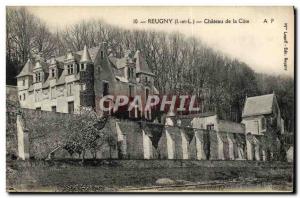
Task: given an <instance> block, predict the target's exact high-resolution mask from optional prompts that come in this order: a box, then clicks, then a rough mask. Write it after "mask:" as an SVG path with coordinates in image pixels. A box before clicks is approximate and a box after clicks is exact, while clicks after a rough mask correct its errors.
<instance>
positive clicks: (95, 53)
mask: <svg viewBox="0 0 300 198" xmlns="http://www.w3.org/2000/svg"><path fill="white" fill-rule="evenodd" d="M153 83H154V74H153V73H152V71H151V70H150V68H149V67H148V65H147V62H146V61H145V59H144V58H143V56H142V53H141V52H140V51H139V50H137V51H136V52H135V53H132V52H131V51H129V50H128V51H126V52H125V55H124V57H122V58H117V57H115V56H114V55H113V53H111V52H110V51H109V50H108V49H107V46H106V44H105V43H102V44H100V45H99V46H96V47H93V48H89V49H88V48H87V47H86V46H85V47H84V49H83V50H82V51H77V52H72V51H70V50H68V52H67V54H66V55H64V56H59V57H52V58H51V59H50V60H45V59H43V58H42V57H41V56H37V57H36V58H34V59H28V61H27V63H26V64H25V66H24V67H23V69H22V71H21V72H20V73H19V75H18V76H17V86H18V97H19V102H20V105H21V107H23V108H29V109H36V110H44V111H53V112H61V113H78V112H79V110H80V108H81V107H87V108H92V109H95V111H96V112H97V113H103V112H101V110H100V108H99V101H100V99H101V98H102V97H103V96H106V95H127V96H129V97H132V96H134V95H137V94H138V95H140V96H141V97H142V99H143V100H145V98H147V97H148V95H153V94H158V91H157V90H156V88H155V87H154V85H153ZM111 102H114V101H111ZM108 105H109V104H108ZM128 113H129V116H133V117H138V116H140V117H144V118H146V119H147V118H148V119H150V118H151V110H149V112H144V113H143V112H137V109H135V111H134V112H128Z"/></svg>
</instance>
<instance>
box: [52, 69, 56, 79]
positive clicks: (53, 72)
mask: <svg viewBox="0 0 300 198" xmlns="http://www.w3.org/2000/svg"><path fill="white" fill-rule="evenodd" d="M51 77H52V78H54V77H55V69H54V68H53V69H51Z"/></svg>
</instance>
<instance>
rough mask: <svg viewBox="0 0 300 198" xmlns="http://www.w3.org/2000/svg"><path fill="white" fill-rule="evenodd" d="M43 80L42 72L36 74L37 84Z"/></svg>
mask: <svg viewBox="0 0 300 198" xmlns="http://www.w3.org/2000/svg"><path fill="white" fill-rule="evenodd" d="M41 81H42V78H41V72H38V73H36V74H35V82H41Z"/></svg>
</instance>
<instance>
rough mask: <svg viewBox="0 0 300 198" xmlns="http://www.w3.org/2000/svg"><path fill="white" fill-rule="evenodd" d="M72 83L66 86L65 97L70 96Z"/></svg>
mask: <svg viewBox="0 0 300 198" xmlns="http://www.w3.org/2000/svg"><path fill="white" fill-rule="evenodd" d="M72 95H73V93H72V83H68V84H67V96H72Z"/></svg>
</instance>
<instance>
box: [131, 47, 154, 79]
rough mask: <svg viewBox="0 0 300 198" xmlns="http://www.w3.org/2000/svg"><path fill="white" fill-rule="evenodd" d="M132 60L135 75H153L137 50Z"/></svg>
mask: <svg viewBox="0 0 300 198" xmlns="http://www.w3.org/2000/svg"><path fill="white" fill-rule="evenodd" d="M134 59H135V60H136V65H135V67H136V73H146V74H149V75H154V74H153V73H152V71H151V70H150V68H149V66H148V64H147V62H146V61H145V59H144V57H143V56H142V55H141V52H140V51H139V50H137V51H136V53H135V55H134Z"/></svg>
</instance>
